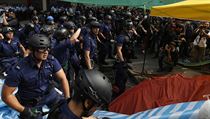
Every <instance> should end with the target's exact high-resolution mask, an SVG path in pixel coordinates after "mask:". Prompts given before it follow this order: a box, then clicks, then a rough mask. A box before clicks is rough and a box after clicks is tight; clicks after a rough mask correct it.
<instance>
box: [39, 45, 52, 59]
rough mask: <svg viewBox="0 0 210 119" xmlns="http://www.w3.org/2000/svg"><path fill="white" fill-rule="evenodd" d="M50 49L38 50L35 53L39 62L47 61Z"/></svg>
mask: <svg viewBox="0 0 210 119" xmlns="http://www.w3.org/2000/svg"><path fill="white" fill-rule="evenodd" d="M49 51H50V49H49V48H45V49H38V50H36V51H35V56H36V58H37V59H38V60H46V59H47V57H48V54H49Z"/></svg>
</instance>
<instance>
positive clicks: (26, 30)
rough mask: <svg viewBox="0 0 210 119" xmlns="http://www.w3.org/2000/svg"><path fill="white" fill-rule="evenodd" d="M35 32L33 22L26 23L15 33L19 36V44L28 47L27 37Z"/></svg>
mask: <svg viewBox="0 0 210 119" xmlns="http://www.w3.org/2000/svg"><path fill="white" fill-rule="evenodd" d="M33 34H35V26H34V24H33V23H27V24H26V25H25V26H24V27H23V28H22V29H20V30H19V31H18V32H17V33H16V35H15V36H16V37H18V38H19V40H20V42H21V44H22V45H23V46H24V47H25V48H26V49H28V39H29V38H30V37H31V36H32V35H33Z"/></svg>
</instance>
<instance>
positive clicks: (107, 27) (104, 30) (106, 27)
mask: <svg viewBox="0 0 210 119" xmlns="http://www.w3.org/2000/svg"><path fill="white" fill-rule="evenodd" d="M100 30H101V32H102V33H105V34H106V33H110V32H111V30H112V26H111V25H110V24H105V23H103V24H102V25H101V28H100ZM105 34H104V35H105Z"/></svg>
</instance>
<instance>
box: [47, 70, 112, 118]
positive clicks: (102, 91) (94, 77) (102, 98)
mask: <svg viewBox="0 0 210 119" xmlns="http://www.w3.org/2000/svg"><path fill="white" fill-rule="evenodd" d="M111 97H112V85H111V83H110V81H109V79H108V78H107V77H106V76H105V75H104V74H103V73H101V72H99V71H97V70H81V71H80V72H79V75H78V76H77V78H76V80H75V86H74V94H73V96H72V98H71V99H68V101H63V102H60V106H59V108H57V109H54V111H52V112H51V113H50V114H49V116H48V119H81V117H83V116H89V115H88V114H90V110H91V111H94V110H93V108H96V107H99V106H102V105H103V104H109V102H110V101H111Z"/></svg>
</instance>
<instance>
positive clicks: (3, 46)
mask: <svg viewBox="0 0 210 119" xmlns="http://www.w3.org/2000/svg"><path fill="white" fill-rule="evenodd" d="M2 33H3V36H4V39H3V40H0V67H1V70H2V71H5V72H7V71H8V70H9V68H10V67H11V66H13V65H14V64H15V63H16V62H17V61H18V60H19V56H21V55H22V56H24V55H26V51H25V48H24V47H23V45H22V44H21V43H20V42H19V40H18V39H17V38H15V37H14V30H13V28H12V27H4V28H3V30H2Z"/></svg>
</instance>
